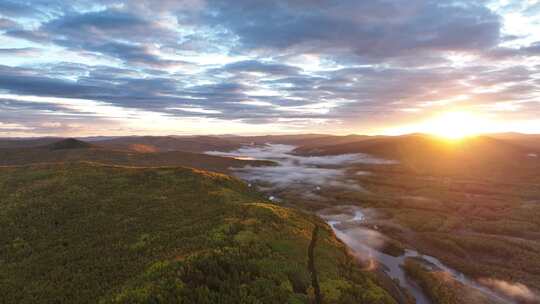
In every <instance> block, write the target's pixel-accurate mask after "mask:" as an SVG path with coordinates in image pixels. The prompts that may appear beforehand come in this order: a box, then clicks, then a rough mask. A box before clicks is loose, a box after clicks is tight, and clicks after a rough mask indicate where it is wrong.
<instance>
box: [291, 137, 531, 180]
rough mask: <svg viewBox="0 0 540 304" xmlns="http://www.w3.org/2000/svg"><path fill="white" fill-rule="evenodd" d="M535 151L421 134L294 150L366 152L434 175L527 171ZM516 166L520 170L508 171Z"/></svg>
mask: <svg viewBox="0 0 540 304" xmlns="http://www.w3.org/2000/svg"><path fill="white" fill-rule="evenodd" d="M536 151H537V150H535V149H532V148H526V147H523V146H521V145H518V144H516V143H514V142H508V141H506V140H503V139H495V138H491V137H489V136H477V137H471V138H464V139H460V140H448V139H442V138H439V137H434V136H430V135H423V134H414V135H403V136H386V137H375V138H371V139H364V140H360V141H356V142H350V143H345V144H338V145H329V146H326V145H323V146H316V147H313V146H305V147H299V148H298V149H297V150H296V152H297V153H300V154H307V155H338V154H347V153H367V154H371V155H375V156H379V157H383V158H387V159H394V160H398V161H399V162H400V163H401V164H402V165H404V166H405V167H407V168H409V169H410V170H413V171H414V172H418V173H425V174H435V175H436V174H461V173H474V174H480V175H482V174H506V175H507V174H508V173H527V172H529V171H531V169H532V168H538V166H539V164H540V163H539V159H538V157H531V156H530V154H531V153H537V152H536ZM519 169H524V170H523V171H521V172H519V171H517V172H516V171H511V170H519ZM509 170H510V171H509ZM533 173H535V172H533Z"/></svg>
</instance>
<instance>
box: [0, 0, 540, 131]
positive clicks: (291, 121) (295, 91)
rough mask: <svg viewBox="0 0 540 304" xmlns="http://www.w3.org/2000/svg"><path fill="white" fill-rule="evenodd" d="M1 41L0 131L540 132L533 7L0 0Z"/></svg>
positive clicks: (497, 1) (539, 56)
mask: <svg viewBox="0 0 540 304" xmlns="http://www.w3.org/2000/svg"><path fill="white" fill-rule="evenodd" d="M463 32H467V35H462V33H463ZM0 43H1V44H2V47H1V48H0V60H1V61H2V64H0V71H1V73H0V137H41V136H58V137H87V136H98V135H102V134H110V135H106V136H133V135H141V134H145V135H146V134H147V136H164V135H168V134H176V135H180V136H182V135H205V134H222V133H225V134H229V133H230V134H245V135H255V134H259V135H262V134H305V133H330V134H340V135H342V134H367V135H403V134H409V133H430V134H435V135H440V136H442V137H447V138H461V137H466V136H471V135H475V134H485V133H506V132H518V133H525V134H539V133H540V118H539V117H540V115H539V113H540V81H539V80H540V2H539V1H517V0H514V1H502V0H489V1H482V2H462V1H433V0H415V1H412V2H411V1H401V0H392V1H370V2H368V3H362V2H357V1H349V0H341V1H337V2H336V1H318V2H316V3H312V2H309V1H303V0H295V1H293V2H284V1H276V2H258V3H253V2H251V1H235V2H233V3H230V2H227V1H222V0H189V1H178V2H176V1H165V2H163V1H151V0H148V1H129V0H95V1H73V2H70V3H65V2H63V1H57V0H34V1H13V0H6V1H2V3H0ZM215 130H219V131H218V132H216V131H215Z"/></svg>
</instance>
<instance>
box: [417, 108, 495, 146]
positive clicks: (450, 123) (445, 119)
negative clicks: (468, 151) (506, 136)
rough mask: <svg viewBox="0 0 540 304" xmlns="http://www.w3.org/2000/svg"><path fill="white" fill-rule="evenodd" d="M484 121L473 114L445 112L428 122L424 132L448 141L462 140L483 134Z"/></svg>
mask: <svg viewBox="0 0 540 304" xmlns="http://www.w3.org/2000/svg"><path fill="white" fill-rule="evenodd" d="M483 129H484V121H483V119H481V118H480V117H478V116H477V115H475V114H473V113H472V112H445V113H442V114H440V115H439V116H436V117H435V118H433V119H431V120H429V121H427V122H426V123H425V126H424V131H425V132H426V133H429V134H433V135H436V136H440V137H443V138H447V139H453V140H456V139H462V138H465V137H469V136H474V135H477V134H479V133H482V132H483Z"/></svg>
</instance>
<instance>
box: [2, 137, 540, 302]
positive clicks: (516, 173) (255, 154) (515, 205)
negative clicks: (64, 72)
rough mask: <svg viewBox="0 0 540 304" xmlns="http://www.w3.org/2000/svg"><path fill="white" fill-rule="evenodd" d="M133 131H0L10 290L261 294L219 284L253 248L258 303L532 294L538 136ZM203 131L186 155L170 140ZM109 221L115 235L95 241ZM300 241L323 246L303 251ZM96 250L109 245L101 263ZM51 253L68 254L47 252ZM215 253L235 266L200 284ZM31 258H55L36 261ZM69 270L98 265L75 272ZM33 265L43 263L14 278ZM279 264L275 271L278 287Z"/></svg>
mask: <svg viewBox="0 0 540 304" xmlns="http://www.w3.org/2000/svg"><path fill="white" fill-rule="evenodd" d="M138 138H139V137H135V138H129V139H126V138H118V139H115V138H107V139H106V140H103V141H104V143H102V142H101V141H100V140H91V141H85V140H84V139H80V140H75V139H58V140H57V141H51V142H44V141H43V140H32V141H28V142H26V143H25V142H23V141H19V142H16V143H15V144H13V143H12V142H7V141H0V143H1V144H2V145H3V148H1V149H0V155H2V157H1V158H0V159H1V160H0V163H1V164H2V165H3V167H2V168H0V171H1V174H0V176H1V177H2V178H1V179H0V185H1V187H0V190H2V191H4V192H3V194H2V197H4V198H5V199H4V200H3V202H2V203H3V206H4V208H3V210H4V211H3V213H2V217H1V219H2V221H3V227H8V228H7V230H6V231H7V232H8V233H7V234H4V236H3V242H4V243H5V244H8V245H7V247H4V249H3V250H4V252H3V254H2V255H3V256H5V257H6V258H4V259H3V260H2V263H3V266H2V268H3V269H5V271H4V277H3V279H2V282H4V283H2V284H3V285H2V286H0V288H2V289H3V290H8V289H9V290H13V291H14V293H9V297H10V298H9V299H11V300H10V301H11V302H13V301H16V302H20V303H25V302H26V303H31V299H32V297H35V296H37V297H39V298H47V299H50V300H51V301H54V299H58V298H59V297H61V298H62V299H71V300H73V301H75V302H84V301H83V300H82V299H98V298H99V299H101V301H103V302H104V303H108V302H118V303H125V302H130V303H145V302H147V301H149V300H150V299H154V298H155V299H161V300H166V299H168V300H169V301H172V300H171V299H179V298H182V299H191V301H195V302H198V303H204V301H210V302H209V303H211V302H212V299H217V298H213V297H217V295H218V294H219V295H220V297H221V298H223V296H224V295H226V294H227V297H228V296H229V295H230V296H231V297H232V298H234V297H238V296H240V295H242V296H246V297H247V298H246V299H249V297H250V295H251V296H253V297H255V298H261V297H263V298H264V297H266V296H265V295H264V294H263V293H259V292H260V291H257V290H258V288H260V287H256V286H259V285H253V286H252V287H246V288H247V289H246V290H243V289H242V290H238V289H235V288H236V287H233V285H234V286H236V283H234V284H233V285H220V284H222V283H218V281H220V282H228V281H230V282H229V283H230V284H232V283H231V282H235V280H237V279H236V277H234V278H233V277H229V276H230V275H233V276H235V274H234V273H235V272H233V273H230V270H231V269H236V268H238V267H241V266H240V265H237V264H234V263H233V264H227V263H232V262H231V260H230V259H233V260H234V259H238V258H241V259H248V260H250V261H253V263H254V264H253V265H254V266H253V267H255V268H252V269H251V268H250V269H245V270H242V271H252V272H251V273H252V278H258V279H255V281H254V282H256V284H263V285H264V286H266V288H268V292H269V294H268V298H267V301H266V300H265V301H266V302H268V303H271V302H272V301H277V302H276V303H281V302H280V301H281V300H280V299H282V300H284V299H286V298H288V299H289V300H288V301H292V302H293V303H296V302H295V301H297V302H298V303H307V302H313V301H317V298H319V300H320V301H322V303H357V302H354V299H357V300H358V299H364V300H363V301H367V303H402V304H408V303H420V304H421V303H450V304H451V303H456V304H457V303H464V304H468V303H471V304H476V303H482V304H483V303H486V304H487V303H498V304H503V303H536V302H538V290H540V272H539V270H538V269H537V268H538V265H539V263H538V261H539V258H540V241H539V240H540V222H538V219H539V218H540V204H538V197H540V187H539V186H538V185H540V176H539V175H538V172H540V171H539V168H540V164H539V162H538V159H537V158H535V157H532V156H530V154H534V153H536V151H538V150H536V146H535V145H534V144H533V143H534V140H529V139H528V140H527V141H526V143H525V144H523V145H520V144H516V141H517V142H518V143H519V142H521V141H520V140H521V139H520V140H517V139H514V140H513V141H512V142H510V141H508V140H507V139H499V138H497V139H494V138H487V137H485V138H474V139H471V140H470V141H468V140H465V141H463V142H443V141H441V140H439V139H436V138H431V137H429V136H423V135H412V136H402V137H366V136H344V137H342V136H329V135H316V134H312V135H306V136H302V135H295V136H263V137H240V136H238V137H227V138H218V139H216V142H215V143H212V140H211V139H212V137H202V138H198V137H193V138H189V139H185V138H175V137H167V138H147V137H140V139H142V140H141V141H138V140H137V139H138ZM116 140H118V141H119V144H116V143H115V141H116ZM197 140H200V142H199V143H197V144H194V145H193V146H192V147H193V149H191V151H189V152H188V151H181V150H170V149H171V148H170V147H182V145H184V143H185V142H193V141H197ZM126 142H127V143H129V145H127V146H123V147H121V145H124V144H125V143H126ZM150 142H151V143H153V144H155V145H157V144H159V143H163V142H166V145H165V146H164V147H162V148H159V147H158V146H155V147H154V146H150V145H149V143H150ZM225 143H226V144H225ZM141 145H144V146H145V149H141ZM488 150H489V151H495V150H496V152H491V153H490V154H486V151H488ZM480 155H482V157H481V158H480V157H479V156H480ZM185 167H190V168H193V169H188V168H185ZM208 170H209V171H208ZM213 172H222V173H225V174H229V175H233V176H236V177H238V178H240V179H242V180H244V181H245V183H242V182H240V181H239V180H236V179H235V178H232V177H229V176H228V175H222V174H220V173H213ZM105 180H106V181H107V182H106V183H104V181H105ZM150 189H151V191H150ZM49 193H50V194H49ZM108 196H111V197H108ZM71 202H73V203H75V205H73V204H72V203H71ZM253 208H254V210H255V211H253V210H252V209H253ZM261 208H262V209H261ZM259 209H261V210H269V211H268V212H270V213H271V214H275V215H276V216H277V217H276V216H270V217H268V216H269V215H266V211H264V212H263V211H257V210H259ZM203 210H205V211H204V212H202V213H200V212H201V211H203ZM36 212H37V213H36ZM148 212H150V213H148ZM152 214H154V215H152ZM96 223H101V224H99V225H100V227H94V224H96ZM113 223H114V224H113ZM85 225H87V226H85ZM261 225H262V226H261ZM204 227H206V228H204ZM265 227H266V228H265ZM314 227H318V228H317V230H318V233H315V232H314V230H313V229H315V228H314ZM29 228H31V229H30V230H29ZM156 229H157V230H156ZM186 229H187V230H186ZM200 229H202V230H200ZM38 231H40V232H41V233H37V232H38ZM105 231H108V233H109V234H110V235H109V237H107V238H106V240H107V241H106V242H107V244H110V245H111V246H113V247H108V245H107V246H105V243H103V242H102V241H100V240H99V239H98V238H97V236H98V235H103V234H104V232H105ZM43 232H45V233H43ZM111 232H112V233H111ZM314 235H315V236H318V237H317V238H318V240H316V241H315V242H314V241H313V237H314ZM115 238H116V239H115ZM336 238H337V239H336ZM338 239H339V241H338ZM285 240H287V241H285ZM88 241H90V243H87V242H88ZM125 242H127V243H125ZM283 242H285V243H283ZM62 244H64V245H62ZM65 244H68V245H65ZM71 244H74V246H71ZM92 244H94V245H92ZM115 244H116V245H115ZM309 244H316V245H315V247H314V248H313V250H312V252H313V253H312V254H313V256H314V261H311V262H310V261H309V255H310V254H308V251H310V252H311V249H309V248H308V247H310V246H309ZM58 246H60V247H58ZM62 246H64V247H62ZM88 246H90V247H88ZM92 246H94V247H92ZM104 246H105V247H104ZM224 248H227V249H226V250H225V251H223V250H224ZM267 248H268V249H267ZM60 249H61V250H60ZM308 249H309V250H308ZM51 250H52V251H51ZM81 250H83V251H84V252H86V253H85V254H83V253H82V252H83V251H81ZM96 250H99V251H96ZM103 250H105V251H107V252H109V251H110V252H111V253H114V254H112V255H111V254H109V255H107V259H106V260H103V258H104V257H103V256H101V254H100V252H102V251H103ZM254 250H255V251H254ZM267 250H270V251H267ZM115 252H116V253H115ZM259 252H263V253H262V255H261V254H260V253H259ZM77 256H79V257H84V258H83V259H82V260H81V259H80V258H75V257H77ZM338 256H339V258H337V259H336V257H338ZM70 257H73V259H72V258H70ZM179 257H182V258H179ZM126 259H128V260H129V261H128V260H126ZM53 260H54V261H63V262H62V263H63V264H62V266H61V265H60V264H57V263H56V262H53V263H52V264H51V263H47V262H46V261H53ZM217 261H223V262H219V265H218V266H216V267H222V268H221V269H229V270H225V272H224V273H222V275H218V278H219V279H218V281H215V279H212V280H211V281H208V280H209V278H210V277H209V276H211V275H210V273H209V272H206V271H211V272H212V271H215V270H208V269H207V268H200V267H207V266H204V265H214V263H216V262H217ZM286 261H287V262H286ZM312 262H313V264H311V263H312ZM81 263H82V264H81ZM108 263H120V264H122V265H124V264H125V265H126V266H125V267H124V266H122V268H121V269H117V270H115V271H113V273H109V274H108V275H105V276H104V277H103V280H104V281H103V283H104V285H92V286H90V285H89V286H88V289H89V290H90V291H89V292H91V293H88V294H80V293H79V292H75V291H74V289H73V286H76V285H80V284H83V283H82V281H78V280H89V282H96V284H97V282H99V281H100V280H101V279H98V277H99V276H103V275H104V273H103V272H104V271H106V269H109V270H110V269H113V266H112V264H108ZM186 263H188V264H186ZM189 263H197V264H196V265H198V266H191V265H192V264H189ZM201 263H202V264H201ZM223 263H225V264H223ZM276 263H277V264H276ZM287 263H291V264H287ZM293 264H294V265H297V266H295V267H296V268H295V267H293ZM36 265H48V266H46V267H45V266H40V267H41V268H38V269H37V270H32V269H35V267H36ZM91 265H94V266H91ZM96 265H102V266H103V267H102V268H100V267H101V266H100V267H96ZM157 265H159V266H157ZM264 265H266V266H264ZM271 265H274V266H271ZM277 265H279V266H277ZM299 265H302V266H301V267H300V266H299ZM308 265H314V266H313V267H314V268H310V267H311V266H310V267H308ZM43 267H45V268H43ZM79 267H83V268H85V267H86V268H85V269H89V268H88V267H92V269H94V270H93V271H86V273H85V274H84V275H83V274H77V272H76V271H75V272H73V270H70V269H75V268H79ZM156 267H157V268H156ZM193 267H195V268H193ZM197 267H199V268H197ZM212 267H214V266H212ZM223 267H224V268H223ZM250 267H251V266H250ZM260 267H263V268H260ZM268 267H270V268H268ZM276 267H277V268H276ZM291 267H292V268H291ZM204 269H207V270H204ZM211 269H213V268H211ZM270 269H275V270H278V272H277V273H274V272H273V271H274V270H272V271H270ZM313 269H315V271H313ZM35 271H37V272H39V273H42V274H44V273H48V274H49V275H46V276H44V277H43V278H42V279H37V280H36V279H31V280H30V281H31V282H32V284H31V285H29V286H25V284H24V282H26V281H27V280H29V278H32V277H35ZM66 271H68V272H66ZM156 271H157V272H156ZM186 271H187V272H186ZM190 271H196V273H198V274H197V276H198V277H197V278H198V279H197V280H195V281H193V280H194V278H193V277H191V275H192V274H189V273H191V272H190ZM220 271H222V270H220ZM268 271H270V272H268ZM315 273H316V275H315V277H316V278H317V279H315V280H314V279H313V278H314V277H313V276H314V274H315ZM179 274H180V276H179ZM50 275H54V276H57V277H56V278H60V277H63V278H66V279H67V281H66V280H64V279H54V280H56V281H55V282H57V283H56V284H59V285H57V286H56V287H51V288H52V289H47V288H46V287H44V285H43V284H45V282H47V281H49V280H52V279H53V277H49V276H50ZM193 275H195V274H193ZM285 277H286V278H287V280H288V282H289V283H287V284H286V285H279V286H277V285H272V284H274V283H275V282H277V281H276V280H278V281H279V280H281V279H279V278H285ZM128 278H129V279H128ZM182 278H183V279H182ZM68 281H69V282H71V283H69V284H74V285H64V284H68ZM193 282H198V283H196V284H199V285H189V284H195V283H193ZM272 282H274V283H272ZM229 283H223V284H229ZM237 283H238V284H240V283H239V282H237ZM171 284H172V285H171ZM186 284H188V285H186ZM242 284H247V282H244V283H242ZM254 284H255V283H254ZM240 285H241V284H240ZM263 285H260V286H263ZM32 286H34V287H32ZM70 286H72V287H70ZM104 286H107V287H106V288H105V287H104ZM182 286H190V287H189V288H195V290H200V292H199V291H197V293H191V292H188V289H185V288H184V287H182ZM225 286H228V287H225ZM242 286H243V285H242ZM249 286H251V285H249ZM287 286H289V287H287ZM300 286H301V287H300ZM32 288H35V289H32ZM186 288H187V287H186ZM222 288H228V290H230V293H225V292H224V291H223V290H222ZM251 288H254V289H251ZM59 290H64V291H65V293H59ZM38 291H39V292H40V293H39V294H36V293H37V292H38ZM203 294H204V295H203ZM270 294H272V295H273V296H270ZM17 295H19V296H17ZM277 295H279V296H277ZM201 297H203V298H201ZM366 297H368V298H369V297H371V298H370V299H371V300H369V301H368V300H365V299H367V298H366ZM232 298H231V299H232ZM203 299H206V300H203ZM293 299H295V300H293ZM161 300H160V301H161ZM350 301H353V302H350ZM44 302H45V303H46V302H47V301H44ZM266 302H265V303H266Z"/></svg>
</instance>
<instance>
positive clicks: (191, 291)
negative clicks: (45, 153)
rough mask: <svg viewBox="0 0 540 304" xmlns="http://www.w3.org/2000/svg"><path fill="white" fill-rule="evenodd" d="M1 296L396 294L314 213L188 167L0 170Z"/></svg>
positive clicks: (223, 298) (370, 298)
mask: <svg viewBox="0 0 540 304" xmlns="http://www.w3.org/2000/svg"><path fill="white" fill-rule="evenodd" d="M0 198H1V200H0V227H2V233H1V234H0V244H2V246H1V247H0V257H1V259H0V294H1V295H2V297H1V298H0V302H2V303H98V302H99V303H111V302H117V303H280V304H281V303H308V302H309V301H311V300H313V298H314V297H315V295H314V294H315V292H314V288H313V284H312V276H311V272H310V271H309V269H308V247H309V244H310V242H311V241H312V232H313V230H314V228H315V226H319V227H320V228H319V233H318V238H317V241H316V246H315V249H314V252H315V267H316V271H317V273H318V282H319V285H320V290H321V293H322V297H323V303H393V300H391V299H390V298H389V297H388V295H387V294H386V293H385V292H384V291H383V290H382V289H380V288H379V287H377V285H375V283H373V281H372V279H370V277H369V275H368V274H366V273H363V272H360V271H358V270H356V269H357V268H355V267H354V266H353V265H352V264H353V260H352V258H351V257H350V256H348V255H347V254H346V253H345V249H344V247H343V245H342V244H341V243H340V242H338V241H337V240H336V239H335V237H334V236H333V234H332V233H331V231H330V230H329V228H328V227H327V226H326V225H324V223H322V222H321V221H319V220H318V219H315V218H312V217H311V216H309V215H306V214H303V213H300V212H298V211H294V210H291V209H287V208H282V207H278V206H276V205H271V204H267V203H265V202H264V201H262V200H261V198H260V196H259V194H257V193H255V192H252V190H251V189H250V188H249V187H247V186H246V185H245V184H244V183H242V182H240V181H238V180H236V179H234V178H232V177H229V176H226V175H221V174H213V173H209V172H205V171H195V170H191V169H185V168H159V169H155V168H154V169H149V168H129V167H117V166H105V165H99V164H92V163H77V164H75V163H72V164H64V165H62V164H57V165H40V166H26V167H10V168H1V169H0Z"/></svg>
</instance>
